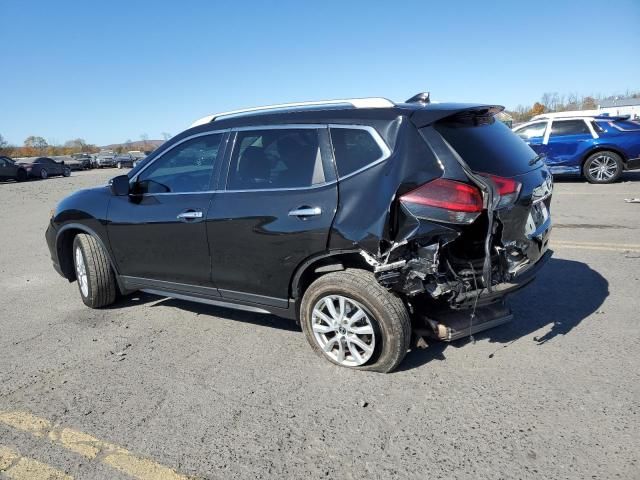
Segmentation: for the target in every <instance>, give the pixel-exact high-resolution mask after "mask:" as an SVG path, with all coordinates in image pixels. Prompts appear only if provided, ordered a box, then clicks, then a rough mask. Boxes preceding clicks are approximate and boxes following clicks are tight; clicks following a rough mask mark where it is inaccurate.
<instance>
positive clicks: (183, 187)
mask: <svg viewBox="0 0 640 480" xmlns="http://www.w3.org/2000/svg"><path fill="white" fill-rule="evenodd" d="M226 136H227V134H226V133H211V134H204V135H200V136H197V137H191V138H187V139H183V140H180V141H178V142H176V144H175V145H174V146H173V147H171V148H170V149H168V150H165V152H164V153H163V154H162V155H161V156H159V157H158V158H156V159H155V160H153V161H152V162H150V163H149V165H147V167H146V168H144V169H142V170H141V171H140V173H139V174H138V175H136V177H135V178H134V179H133V180H132V193H131V195H129V196H124V197H113V199H112V200H111V203H110V205H109V212H108V219H109V223H108V226H107V230H108V232H109V241H110V244H111V249H112V251H113V253H114V256H115V260H116V262H117V264H118V268H119V270H120V274H121V275H123V276H125V277H136V278H138V279H139V278H144V279H150V280H161V281H166V282H175V283H179V284H189V285H200V286H211V261H210V252H209V244H208V241H207V232H206V228H205V222H204V220H205V219H206V217H207V213H208V211H209V206H210V204H211V201H212V199H213V197H214V193H213V192H212V188H211V185H212V182H213V181H214V178H213V177H214V171H215V169H216V164H217V160H218V152H222V150H223V146H224V143H225V142H224V140H225V137H226ZM125 280H126V279H125ZM215 293H217V292H215Z"/></svg>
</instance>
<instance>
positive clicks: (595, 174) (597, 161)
mask: <svg viewBox="0 0 640 480" xmlns="http://www.w3.org/2000/svg"><path fill="white" fill-rule="evenodd" d="M617 173H618V163H617V162H616V161H615V159H614V158H613V157H611V156H609V155H598V156H597V157H596V158H594V159H593V160H591V163H590V164H589V175H590V176H591V178H593V179H594V180H596V181H598V182H607V181H609V180H611V179H612V178H613V177H615V175H616V174H617Z"/></svg>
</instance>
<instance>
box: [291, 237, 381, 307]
mask: <svg viewBox="0 0 640 480" xmlns="http://www.w3.org/2000/svg"><path fill="white" fill-rule="evenodd" d="M347 268H360V269H363V270H369V271H372V269H371V266H370V265H369V264H368V263H367V262H366V261H365V259H364V257H363V256H362V255H360V250H359V249H348V250H333V251H329V252H324V253H321V254H318V255H314V256H312V257H309V258H307V259H306V260H305V261H304V262H302V263H301V264H300V265H299V266H298V268H297V269H296V271H295V272H294V274H293V276H292V278H291V286H290V295H291V298H293V299H296V300H299V299H300V298H302V296H303V295H304V292H305V291H306V289H307V287H309V285H311V283H312V282H313V281H314V280H316V279H318V278H320V277H321V276H322V275H324V274H326V273H330V272H337V271H341V270H346V269H347ZM296 303H298V304H299V303H300V302H299V301H298V302H296Z"/></svg>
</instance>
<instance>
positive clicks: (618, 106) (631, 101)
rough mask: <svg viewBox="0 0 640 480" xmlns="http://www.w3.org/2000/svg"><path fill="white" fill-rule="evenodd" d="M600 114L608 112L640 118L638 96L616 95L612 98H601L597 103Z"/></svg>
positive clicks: (639, 100)
mask: <svg viewBox="0 0 640 480" xmlns="http://www.w3.org/2000/svg"><path fill="white" fill-rule="evenodd" d="M598 112H599V114H600V115H602V114H603V113H608V114H609V115H629V116H630V117H631V118H632V119H633V118H640V98H633V97H625V98H621V97H617V98H614V99H613V100H602V101H601V102H600V105H598Z"/></svg>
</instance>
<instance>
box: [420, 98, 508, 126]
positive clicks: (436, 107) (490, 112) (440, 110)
mask: <svg viewBox="0 0 640 480" xmlns="http://www.w3.org/2000/svg"><path fill="white" fill-rule="evenodd" d="M503 110H504V107H503V106H502V105H482V104H475V103H457V104H456V103H448V104H447V103H443V104H433V103H432V104H430V105H429V108H424V109H418V110H416V111H415V112H413V114H412V115H411V121H412V122H413V123H414V124H415V125H416V126H417V127H418V128H422V127H426V126H427V125H431V124H433V123H435V122H438V121H440V120H444V119H445V118H449V117H454V116H456V115H460V114H463V115H465V116H494V115H496V114H498V113H500V112H502V111H503Z"/></svg>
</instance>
